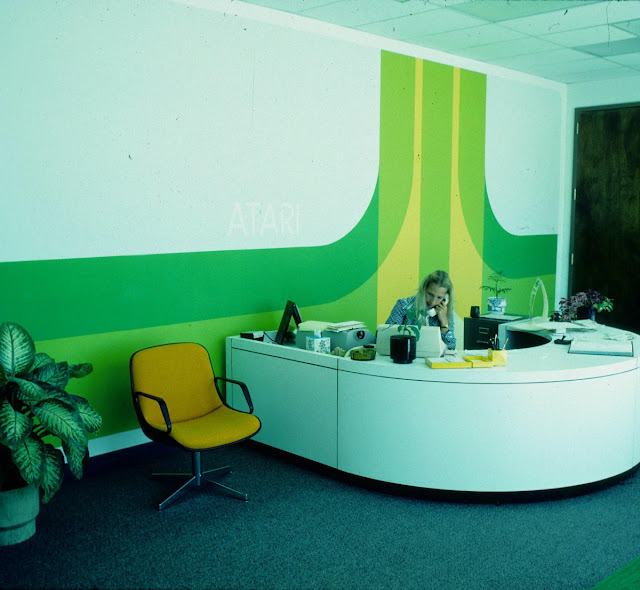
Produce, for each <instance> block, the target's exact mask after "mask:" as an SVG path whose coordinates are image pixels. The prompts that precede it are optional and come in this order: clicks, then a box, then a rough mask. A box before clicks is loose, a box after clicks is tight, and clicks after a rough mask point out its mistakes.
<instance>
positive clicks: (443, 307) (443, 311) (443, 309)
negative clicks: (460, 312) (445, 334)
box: [433, 300, 449, 329]
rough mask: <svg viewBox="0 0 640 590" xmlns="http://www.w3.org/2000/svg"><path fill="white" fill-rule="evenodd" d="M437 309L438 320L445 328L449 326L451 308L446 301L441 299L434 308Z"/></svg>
mask: <svg viewBox="0 0 640 590" xmlns="http://www.w3.org/2000/svg"><path fill="white" fill-rule="evenodd" d="M433 309H435V310H436V314H437V316H438V321H439V322H440V326H441V327H443V328H447V329H448V328H449V308H448V306H447V304H446V302H445V301H444V300H443V301H440V303H437V304H436V305H435V307H434V308H433Z"/></svg>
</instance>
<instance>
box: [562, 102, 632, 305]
mask: <svg viewBox="0 0 640 590" xmlns="http://www.w3.org/2000/svg"><path fill="white" fill-rule="evenodd" d="M630 107H634V108H635V107H640V102H625V103H620V104H607V105H596V106H590V107H579V108H576V109H574V115H573V116H574V119H573V162H572V167H573V172H572V175H571V227H570V230H571V231H570V236H571V237H570V238H569V252H568V260H567V268H568V269H569V272H568V273H567V279H568V280H567V291H568V292H567V297H570V296H571V294H572V293H573V253H574V250H575V226H576V192H577V190H578V186H577V185H578V183H577V179H578V135H579V124H580V115H581V114H582V113H584V112H587V111H611V110H614V109H626V108H630Z"/></svg>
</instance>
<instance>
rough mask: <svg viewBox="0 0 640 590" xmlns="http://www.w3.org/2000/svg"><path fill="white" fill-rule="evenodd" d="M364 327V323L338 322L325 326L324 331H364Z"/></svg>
mask: <svg viewBox="0 0 640 590" xmlns="http://www.w3.org/2000/svg"><path fill="white" fill-rule="evenodd" d="M366 327H367V326H366V325H365V324H364V322H338V323H334V324H327V327H326V328H325V330H327V331H328V332H346V331H347V330H364V329H366Z"/></svg>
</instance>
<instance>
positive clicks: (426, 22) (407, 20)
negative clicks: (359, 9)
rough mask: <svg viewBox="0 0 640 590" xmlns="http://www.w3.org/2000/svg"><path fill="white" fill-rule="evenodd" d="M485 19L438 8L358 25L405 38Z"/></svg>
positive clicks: (365, 29) (459, 26) (382, 33)
mask: <svg viewBox="0 0 640 590" xmlns="http://www.w3.org/2000/svg"><path fill="white" fill-rule="evenodd" d="M484 24H486V22H485V21H484V20H481V19H478V18H475V17H472V16H468V15H466V14H462V13H460V12H457V11H455V10H452V9H448V8H438V9H436V10H431V11H429V12H423V13H420V14H416V15H413V16H411V17H408V16H405V17H402V18H394V19H391V20H387V21H383V22H379V23H373V24H370V25H364V26H361V27H358V29H360V30H362V31H367V32H369V33H375V34H376V35H383V36H388V37H391V38H393V39H398V38H402V39H405V40H410V39H417V38H420V37H424V36H425V35H426V34H427V33H431V34H436V33H443V32H445V31H454V30H456V29H464V28H467V27H473V26H476V25H484Z"/></svg>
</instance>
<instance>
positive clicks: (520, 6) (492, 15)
mask: <svg viewBox="0 0 640 590" xmlns="http://www.w3.org/2000/svg"><path fill="white" fill-rule="evenodd" d="M574 5H575V0H563V1H561V0H559V1H557V2H556V1H554V0H529V1H527V2H522V1H518V2H496V1H495V0H475V2H468V3H466V4H465V5H463V6H456V7H455V8H456V10H461V11H463V12H466V13H467V14H471V15H473V16H477V17H480V18H485V19H487V20H488V21H491V22H501V21H505V20H510V19H515V18H520V17H525V16H531V15H534V14H541V13H546V12H553V11H556V10H560V9H566V8H569V7H570V6H574Z"/></svg>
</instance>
